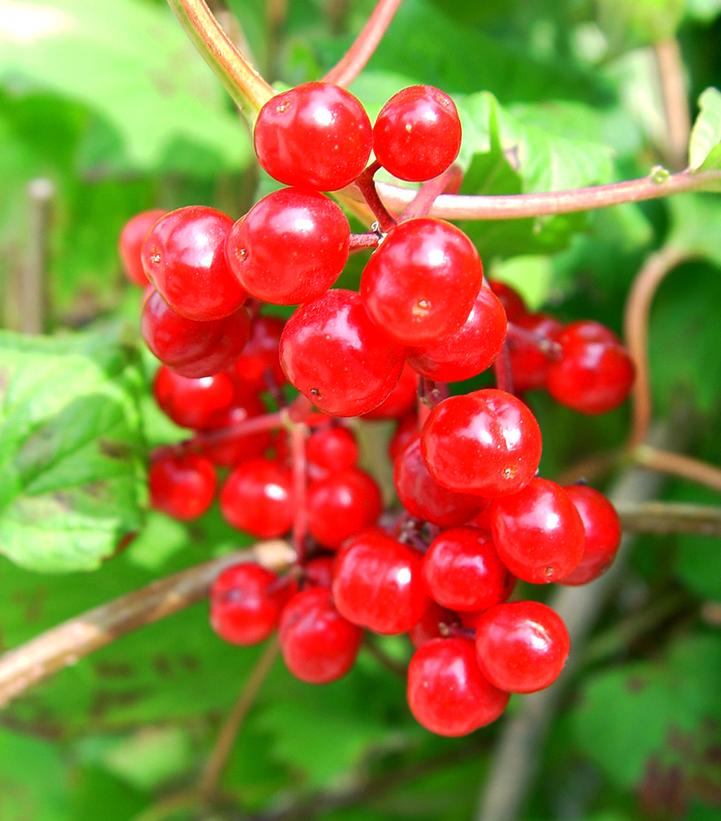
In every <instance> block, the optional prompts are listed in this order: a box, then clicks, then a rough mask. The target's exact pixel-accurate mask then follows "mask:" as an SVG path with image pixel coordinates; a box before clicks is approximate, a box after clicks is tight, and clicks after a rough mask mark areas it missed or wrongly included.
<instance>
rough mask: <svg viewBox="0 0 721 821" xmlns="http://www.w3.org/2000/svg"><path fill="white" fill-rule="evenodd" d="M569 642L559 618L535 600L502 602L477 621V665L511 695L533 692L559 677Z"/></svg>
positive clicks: (493, 682) (487, 676)
mask: <svg viewBox="0 0 721 821" xmlns="http://www.w3.org/2000/svg"><path fill="white" fill-rule="evenodd" d="M570 646H571V640H570V638H569V636H568V630H567V629H566V625H565V624H564V623H563V620H562V619H561V617H560V616H559V615H558V614H557V613H556V612H555V611H554V610H551V608H550V607H547V606H546V605H545V604H541V603H540V602H535V601H519V602H510V603H509V604H499V605H498V606H497V607H492V608H491V609H490V610H486V612H485V613H483V614H481V616H480V617H479V619H478V621H477V622H476V652H477V657H478V664H479V666H480V668H481V671H482V673H483V674H484V675H485V676H486V678H487V679H488V680H489V681H490V682H491V683H492V684H495V686H496V687H498V688H499V689H501V690H507V691H508V692H509V693H533V692H535V691H536V690H542V689H543V688H544V687H548V686H549V684H553V682H554V681H555V680H556V679H557V678H558V676H559V675H560V673H561V670H562V669H563V666H564V665H565V663H566V659H567V658H568V651H569V649H570Z"/></svg>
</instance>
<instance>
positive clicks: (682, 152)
mask: <svg viewBox="0 0 721 821" xmlns="http://www.w3.org/2000/svg"><path fill="white" fill-rule="evenodd" d="M653 50H654V55H655V57H656V68H657V71H658V80H659V85H660V86H661V97H662V99H663V110H664V117H665V120H666V151H665V153H666V155H667V161H668V162H669V164H670V165H671V167H672V168H683V167H684V166H685V164H686V156H687V154H688V141H689V134H690V132H691V118H690V116H689V110H688V98H687V95H686V82H685V78H684V67H683V60H682V58H681V49H680V47H679V44H678V40H676V39H675V38H673V37H672V38H670V39H668V40H664V41H663V42H661V43H656V45H655V46H654V47H653Z"/></svg>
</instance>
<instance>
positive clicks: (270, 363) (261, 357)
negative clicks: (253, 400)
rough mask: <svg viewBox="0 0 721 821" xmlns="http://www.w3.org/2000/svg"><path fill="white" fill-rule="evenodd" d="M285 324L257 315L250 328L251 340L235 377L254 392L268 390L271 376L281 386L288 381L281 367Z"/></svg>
mask: <svg viewBox="0 0 721 821" xmlns="http://www.w3.org/2000/svg"><path fill="white" fill-rule="evenodd" d="M284 325H285V322H284V321H283V320H282V319H278V317H275V316H256V317H255V318H254V319H253V321H252V323H251V326H250V339H249V340H248V342H247V344H246V346H245V348H243V352H242V353H241V355H240V356H239V357H238V359H237V360H236V361H235V367H234V370H235V375H236V376H237V377H238V379H239V380H240V381H241V382H242V383H243V385H244V386H245V387H246V388H248V389H251V390H255V391H264V390H266V388H267V387H268V383H267V374H268V373H270V376H271V378H272V379H273V380H274V381H275V383H276V384H277V385H282V384H283V383H284V382H285V374H284V373H283V369H282V368H281V367H280V359H279V358H278V345H279V344H280V335H281V333H282V331H283V326H284Z"/></svg>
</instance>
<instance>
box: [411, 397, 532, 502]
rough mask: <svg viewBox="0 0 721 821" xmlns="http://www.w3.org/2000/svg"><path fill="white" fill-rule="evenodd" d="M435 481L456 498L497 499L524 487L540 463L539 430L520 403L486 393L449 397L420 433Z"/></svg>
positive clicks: (438, 407)
mask: <svg viewBox="0 0 721 821" xmlns="http://www.w3.org/2000/svg"><path fill="white" fill-rule="evenodd" d="M421 449H422V452H423V458H424V459H425V461H426V464H427V465H428V469H429V470H430V472H431V475H432V476H433V478H434V479H435V480H436V481H437V482H439V483H440V484H442V485H444V486H445V487H447V488H450V489H451V490H455V491H457V492H458V493H478V494H480V495H484V496H500V495H502V494H505V493H514V492H516V491H518V490H520V489H521V488H522V487H524V486H525V485H527V484H528V483H529V482H530V481H531V479H532V478H533V475H534V474H535V472H536V470H537V468H538V463H539V461H540V459H541V431H540V429H539V427H538V422H536V419H535V417H534V416H533V414H532V413H531V411H530V410H529V409H528V408H527V407H526V405H524V404H523V402H521V400H520V399H516V397H515V396H512V395H511V394H509V393H506V392H505V391H499V390H493V389H487V390H481V391H474V392H473V393H469V394H466V395H465V396H451V397H449V398H448V399H444V400H443V402H441V403H440V404H438V405H436V407H435V408H433V410H432V411H431V413H430V415H429V417H428V419H427V420H426V424H425V425H424V427H423V431H422V433H421Z"/></svg>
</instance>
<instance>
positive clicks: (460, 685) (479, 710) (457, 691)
mask: <svg viewBox="0 0 721 821" xmlns="http://www.w3.org/2000/svg"><path fill="white" fill-rule="evenodd" d="M407 698H408V706H409V707H410V709H411V712H412V713H413V716H414V718H415V719H416V721H417V722H418V723H419V724H420V725H421V726H423V727H425V728H426V729H427V730H430V731H431V732H432V733H437V734H438V735H443V736H462V735H467V734H468V733H472V732H473V731H474V730H477V729H479V728H480V727H485V726H486V724H490V723H491V722H492V721H495V720H496V719H497V718H498V717H499V716H500V715H501V714H502V713H503V711H504V710H505V709H506V705H507V704H508V693H505V692H503V691H502V690H499V689H498V688H496V687H494V686H493V685H492V684H491V683H490V682H489V681H488V680H487V679H486V678H485V677H484V676H483V674H482V673H481V671H480V669H479V667H478V663H477V662H476V655H475V650H474V647H473V642H472V641H469V640H468V639H460V638H459V639H455V638H454V639H434V640H432V641H429V642H426V643H425V644H424V645H423V646H422V647H419V648H418V649H417V650H416V651H415V653H414V654H413V657H412V658H411V661H410V664H409V665H408V687H407Z"/></svg>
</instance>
